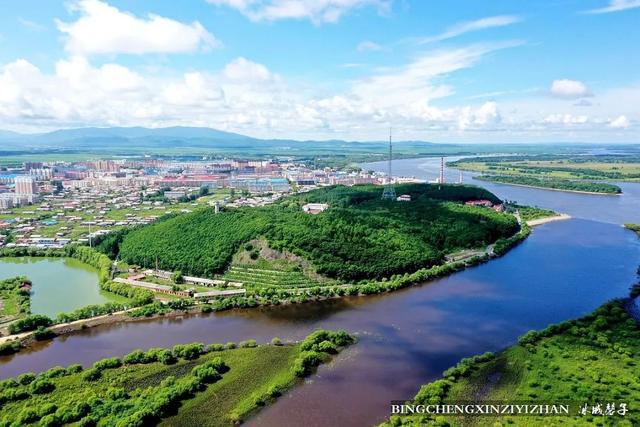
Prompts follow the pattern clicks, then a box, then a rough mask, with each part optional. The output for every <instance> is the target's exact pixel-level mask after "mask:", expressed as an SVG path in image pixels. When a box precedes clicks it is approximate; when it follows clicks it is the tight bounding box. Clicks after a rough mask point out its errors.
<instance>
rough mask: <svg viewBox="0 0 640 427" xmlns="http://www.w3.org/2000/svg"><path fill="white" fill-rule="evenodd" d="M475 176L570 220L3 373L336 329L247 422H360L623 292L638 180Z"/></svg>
mask: <svg viewBox="0 0 640 427" xmlns="http://www.w3.org/2000/svg"><path fill="white" fill-rule="evenodd" d="M437 161H438V160H437V159H430V160H425V159H421V160H415V159H412V160H399V161H396V162H394V169H395V171H396V173H398V174H403V175H416V176H419V174H422V175H423V177H425V178H429V179H433V177H434V176H433V175H430V173H431V172H430V168H432V167H433V166H434V165H435V168H436V169H435V170H436V176H437V167H438V166H437ZM434 162H435V163H434ZM425 163H426V165H427V166H425ZM374 166H375V167H380V168H383V167H384V164H382V165H374ZM425 168H426V169H427V170H426V171H425ZM403 171H404V172H403ZM450 175H451V177H452V178H453V177H454V176H456V177H457V172H450ZM452 178H450V179H452ZM477 184H480V185H484V186H487V187H490V188H491V189H492V191H495V192H496V194H498V196H500V197H502V198H506V199H509V200H517V201H519V202H520V203H527V204H534V205H539V206H541V207H548V208H552V209H555V210H558V211H562V212H566V213H569V214H571V215H572V216H573V217H574V219H572V220H568V221H559V222H554V223H549V224H545V225H543V226H540V227H536V228H535V230H534V231H533V233H532V235H531V236H530V237H529V238H528V239H527V240H526V241H525V242H523V243H522V244H521V245H519V246H518V247H516V248H515V249H513V250H512V251H510V252H509V253H508V254H507V255H506V256H504V257H502V258H499V259H496V260H493V261H491V262H488V263H485V264H482V265H480V266H477V267H474V268H470V269H467V270H465V271H462V272H459V273H456V274H454V275H451V276H449V277H445V278H442V279H439V280H436V281H433V282H430V283H428V284H425V285H422V286H415V287H411V288H408V289H404V290H401V291H398V292H395V293H392V294H386V295H377V296H370V297H362V298H347V299H344V300H335V301H328V302H324V303H314V304H305V305H297V306H289V307H273V308H261V309H253V310H237V311H232V312H225V313H218V314H212V315H206V316H188V317H184V318H180V319H163V320H156V321H144V322H141V323H128V324H119V325H105V326H101V327H97V328H91V329H87V330H84V331H79V332H78V333H74V334H72V335H68V336H63V337H59V338H56V339H55V340H53V341H49V342H46V343H41V344H38V346H37V347H34V348H33V349H31V350H27V351H25V352H24V353H20V354H18V355H14V356H9V357H4V358H2V359H0V376H1V377H10V376H15V375H17V374H19V373H20V372H23V371H27V370H33V371H37V370H41V369H46V368H48V367H51V366H55V365H58V364H61V365H66V364H70V363H73V362H80V363H83V364H89V363H91V362H93V361H95V360H97V359H100V358H103V357H108V356H116V355H123V354H124V353H127V352H129V351H131V350H133V349H135V348H143V349H146V348H148V347H152V346H161V347H165V346H171V345H173V344H176V343H183V342H191V341H202V342H205V343H213V342H226V341H229V340H232V341H240V340H244V339H249V338H256V339H257V340H258V341H260V342H266V341H268V340H269V339H270V338H272V337H274V336H278V337H280V338H282V339H299V338H302V337H304V336H305V335H306V334H308V333H309V332H310V331H312V330H314V329H317V328H332V329H335V328H343V329H346V330H348V331H351V332H355V333H357V334H358V337H359V342H358V344H357V345H355V346H353V347H352V348H350V349H348V350H347V351H345V352H343V353H342V354H341V355H339V356H338V357H337V358H336V359H335V360H334V361H333V362H331V363H330V364H328V365H326V366H322V367H320V369H319V371H318V374H317V375H314V376H313V377H312V378H311V379H310V380H308V381H307V382H305V384H304V385H302V386H300V387H298V388H296V389H294V390H293V391H291V392H290V393H287V394H286V395H285V396H283V397H282V398H280V399H279V400H278V401H277V402H276V403H275V404H274V405H272V406H270V407H268V408H266V409H265V410H263V411H262V412H261V413H259V414H258V415H257V416H256V417H255V418H254V419H252V420H250V421H249V422H248V423H247V424H248V425H260V426H299V425H303V424H304V425H306V426H334V425H340V426H351V425H353V426H367V425H373V424H375V423H378V422H380V421H382V420H384V419H385V418H386V417H387V416H388V411H389V402H390V401H391V400H399V399H408V398H411V397H412V396H413V395H415V393H416V392H417V391H418V389H419V387H420V385H421V384H424V383H426V382H429V381H431V380H433V379H435V378H438V377H439V376H440V374H441V373H442V371H443V370H445V369H446V368H448V367H449V366H451V365H453V364H455V363H456V362H457V361H458V360H459V359H460V358H462V357H467V356H471V355H473V354H478V353H483V352H485V351H496V350H500V349H502V348H504V347H506V346H508V345H510V344H512V343H513V342H515V340H516V338H517V337H518V336H519V335H521V334H523V333H524V332H526V331H528V330H530V329H540V328H543V327H545V326H546V325H548V324H549V323H552V322H559V321H562V320H566V319H569V318H574V317H577V316H580V315H583V314H586V313H588V312H589V311H591V310H593V309H594V308H596V307H597V306H599V305H600V304H602V303H603V302H605V301H606V300H608V299H610V298H614V297H619V296H623V295H625V294H626V293H627V291H628V288H629V286H630V285H631V284H632V283H633V281H634V279H635V270H636V268H637V266H638V264H639V263H640V243H639V242H638V238H637V237H636V235H635V234H634V233H632V232H630V231H628V230H625V229H624V228H622V227H621V226H620V225H619V224H621V223H623V222H631V221H636V222H640V217H639V215H640V214H639V212H640V209H638V203H639V202H640V185H635V184H628V185H624V188H623V189H624V191H625V194H623V195H622V196H619V197H605V196H590V195H582V194H573V193H561V192H550V191H545V190H536V189H529V188H522V187H509V186H505V185H497V184H490V183H484V182H480V181H478V182H477ZM634 206H635V208H634Z"/></svg>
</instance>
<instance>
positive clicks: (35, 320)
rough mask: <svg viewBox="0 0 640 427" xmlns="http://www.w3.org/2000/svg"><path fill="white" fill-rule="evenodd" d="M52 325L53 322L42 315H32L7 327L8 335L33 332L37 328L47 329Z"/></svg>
mask: <svg viewBox="0 0 640 427" xmlns="http://www.w3.org/2000/svg"><path fill="white" fill-rule="evenodd" d="M52 324H53V320H51V319H50V318H48V317H47V316H44V315H42V314H32V315H29V316H27V317H25V318H24V319H20V320H16V321H15V322H13V323H12V324H10V325H9V333H10V334H17V333H20V332H25V331H33V330H34V329H37V328H38V327H40V326H42V327H47V326H51V325H52Z"/></svg>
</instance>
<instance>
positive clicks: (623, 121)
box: [609, 116, 629, 129]
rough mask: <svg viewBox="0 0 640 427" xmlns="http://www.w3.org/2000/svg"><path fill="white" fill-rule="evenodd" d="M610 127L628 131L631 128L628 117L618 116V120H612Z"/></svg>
mask: <svg viewBox="0 0 640 427" xmlns="http://www.w3.org/2000/svg"><path fill="white" fill-rule="evenodd" d="M609 126H611V127H612V128H616V129H626V128H628V127H629V119H627V116H618V117H617V118H616V119H614V120H611V123H609Z"/></svg>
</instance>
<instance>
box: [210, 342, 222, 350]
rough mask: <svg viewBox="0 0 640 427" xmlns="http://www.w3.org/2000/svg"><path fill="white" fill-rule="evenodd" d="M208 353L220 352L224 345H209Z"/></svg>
mask: <svg viewBox="0 0 640 427" xmlns="http://www.w3.org/2000/svg"><path fill="white" fill-rule="evenodd" d="M207 350H208V351H222V350H224V344H209V347H208V348H207Z"/></svg>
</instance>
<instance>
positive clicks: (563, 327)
mask: <svg viewBox="0 0 640 427" xmlns="http://www.w3.org/2000/svg"><path fill="white" fill-rule="evenodd" d="M638 355H640V330H639V329H638V326H637V324H636V322H635V320H633V319H632V318H631V316H630V315H629V314H628V313H627V312H626V311H625V309H624V301H620V300H617V301H612V302H609V303H607V304H605V305H603V306H602V307H600V308H599V309H598V310H596V311H595V312H594V313H593V314H591V315H588V316H586V317H584V318H581V319H578V320H573V321H569V322H565V323H562V324H560V325H552V326H550V327H548V328H547V329H545V330H543V331H541V332H538V333H533V332H530V333H528V334H526V335H524V336H523V337H521V338H520V340H519V344H518V345H515V346H513V347H510V348H508V349H506V350H504V351H502V352H501V353H499V354H497V355H496V356H493V355H490V354H488V355H484V356H482V357H480V358H476V359H475V360H463V361H462V362H461V363H460V364H458V366H457V367H455V368H452V369H449V370H447V371H445V373H444V374H443V379H441V380H438V381H435V382H433V383H431V384H428V385H426V386H424V387H423V388H422V389H421V390H420V392H419V393H418V395H417V396H416V400H417V401H419V402H421V403H422V402H425V403H426V402H431V403H454V402H463V401H466V402H469V401H472V402H480V401H486V402H493V403H496V402H500V403H509V402H510V403H513V402H517V403H556V404H559V403H566V404H569V405H570V412H571V416H563V417H557V416H546V417H544V418H540V417H535V416H511V417H509V416H501V417H499V418H496V417H491V418H490V420H488V419H487V418H482V417H480V418H478V417H475V418H474V417H468V418H463V417H442V416H440V417H430V416H426V417H423V416H403V417H392V419H391V420H390V422H389V423H388V425H419V424H421V423H422V424H424V425H439V424H438V423H440V422H447V423H449V425H452V426H456V425H487V423H489V424H491V425H506V424H513V425H527V426H528V425H541V424H544V425H560V424H564V425H576V426H590V425H594V424H597V425H623V426H624V425H628V426H631V425H638V424H639V423H640V413H639V412H638V411H637V408H638V407H639V406H640V380H639V379H638V378H639V376H640V367H639V366H638V364H637V362H636V359H637V357H638ZM598 403H600V404H602V406H603V409H604V407H605V406H606V404H608V403H616V404H617V405H619V404H620V403H626V405H627V409H629V408H630V412H627V414H626V416H624V417H622V416H620V415H611V416H597V415H591V405H596V404H598ZM584 404H588V405H589V406H588V407H589V414H587V415H581V414H580V413H579V410H580V408H581V407H582V405H584ZM494 423H495V424H494Z"/></svg>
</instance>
